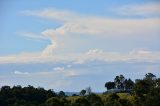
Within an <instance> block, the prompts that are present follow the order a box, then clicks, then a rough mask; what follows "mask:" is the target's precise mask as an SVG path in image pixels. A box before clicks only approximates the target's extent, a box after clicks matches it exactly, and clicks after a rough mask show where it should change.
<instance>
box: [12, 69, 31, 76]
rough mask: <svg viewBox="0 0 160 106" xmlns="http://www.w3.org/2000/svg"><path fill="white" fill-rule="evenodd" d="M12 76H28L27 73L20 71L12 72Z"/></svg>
mask: <svg viewBox="0 0 160 106" xmlns="http://www.w3.org/2000/svg"><path fill="white" fill-rule="evenodd" d="M14 74H17V75H29V73H28V72H21V71H17V70H15V71H14Z"/></svg>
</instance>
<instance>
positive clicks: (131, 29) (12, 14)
mask: <svg viewBox="0 0 160 106" xmlns="http://www.w3.org/2000/svg"><path fill="white" fill-rule="evenodd" d="M0 2H1V3H0V16H1V19H0V23H1V25H0V86H2V85H11V86H13V85H22V86H27V85H28V84H30V85H34V86H36V87H37V86H42V87H44V88H46V89H55V90H56V91H58V90H64V91H80V90H81V89H84V88H86V87H88V86H91V88H92V89H93V91H105V88H104V83H105V82H107V81H111V80H112V79H113V78H114V77H115V76H116V75H119V74H124V75H125V76H126V78H129V77H131V78H132V79H136V78H142V77H143V76H144V75H145V74H146V73H148V72H152V73H154V74H156V76H157V77H159V76H160V71H159V69H160V46H159V45H160V42H159V39H160V36H159V33H160V8H159V7H160V2H159V0H134V1H131V0H123V1H119V0H114V1H113V0H101V1H99V0H92V1H91V0H88V1H86V0H76V1H75V0H67V1H66V0H34V1H33V0H23V1H22V0H14V1H11V0H1V1H0ZM84 82H85V83H84ZM74 86H75V87H74ZM97 86H98V87H97Z"/></svg>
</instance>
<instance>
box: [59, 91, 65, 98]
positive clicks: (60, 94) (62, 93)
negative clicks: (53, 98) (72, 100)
mask: <svg viewBox="0 0 160 106" xmlns="http://www.w3.org/2000/svg"><path fill="white" fill-rule="evenodd" d="M65 96H66V95H65V93H64V92H63V91H60V92H59V93H58V97H65Z"/></svg>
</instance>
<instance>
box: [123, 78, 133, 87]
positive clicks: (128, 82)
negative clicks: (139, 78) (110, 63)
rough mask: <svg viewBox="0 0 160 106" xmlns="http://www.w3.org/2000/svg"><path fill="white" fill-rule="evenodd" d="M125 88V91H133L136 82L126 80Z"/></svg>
mask: <svg viewBox="0 0 160 106" xmlns="http://www.w3.org/2000/svg"><path fill="white" fill-rule="evenodd" d="M124 87H125V89H133V87H134V82H133V81H132V80H131V79H130V78H129V79H128V80H127V79H126V80H125V81H124Z"/></svg>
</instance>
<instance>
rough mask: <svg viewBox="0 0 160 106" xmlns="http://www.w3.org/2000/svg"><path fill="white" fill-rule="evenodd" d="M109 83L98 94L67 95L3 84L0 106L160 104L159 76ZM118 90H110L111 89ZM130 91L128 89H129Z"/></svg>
mask: <svg viewBox="0 0 160 106" xmlns="http://www.w3.org/2000/svg"><path fill="white" fill-rule="evenodd" d="M113 80H114V81H113V82H112V81H110V82H106V83H105V87H106V88H107V91H106V92H104V94H95V93H93V92H92V90H91V87H87V88H86V89H82V90H81V91H80V93H79V95H76V94H73V96H69V97H68V96H66V95H65V92H63V91H60V92H59V93H55V92H54V91H53V90H45V89H44V88H41V87H39V88H35V87H33V86H30V85H29V86H27V87H21V86H20V85H18V86H13V87H10V86H3V87H1V89H0V106H160V78H157V77H156V76H155V75H154V74H152V73H148V74H146V75H145V77H144V78H143V79H137V80H135V82H133V81H132V80H131V79H130V78H129V79H126V78H125V77H124V76H123V75H119V76H116V77H115V78H114V79H113ZM110 90H112V91H114V90H115V91H116V90H119V91H118V92H108V91H110ZM128 91H129V92H128Z"/></svg>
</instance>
